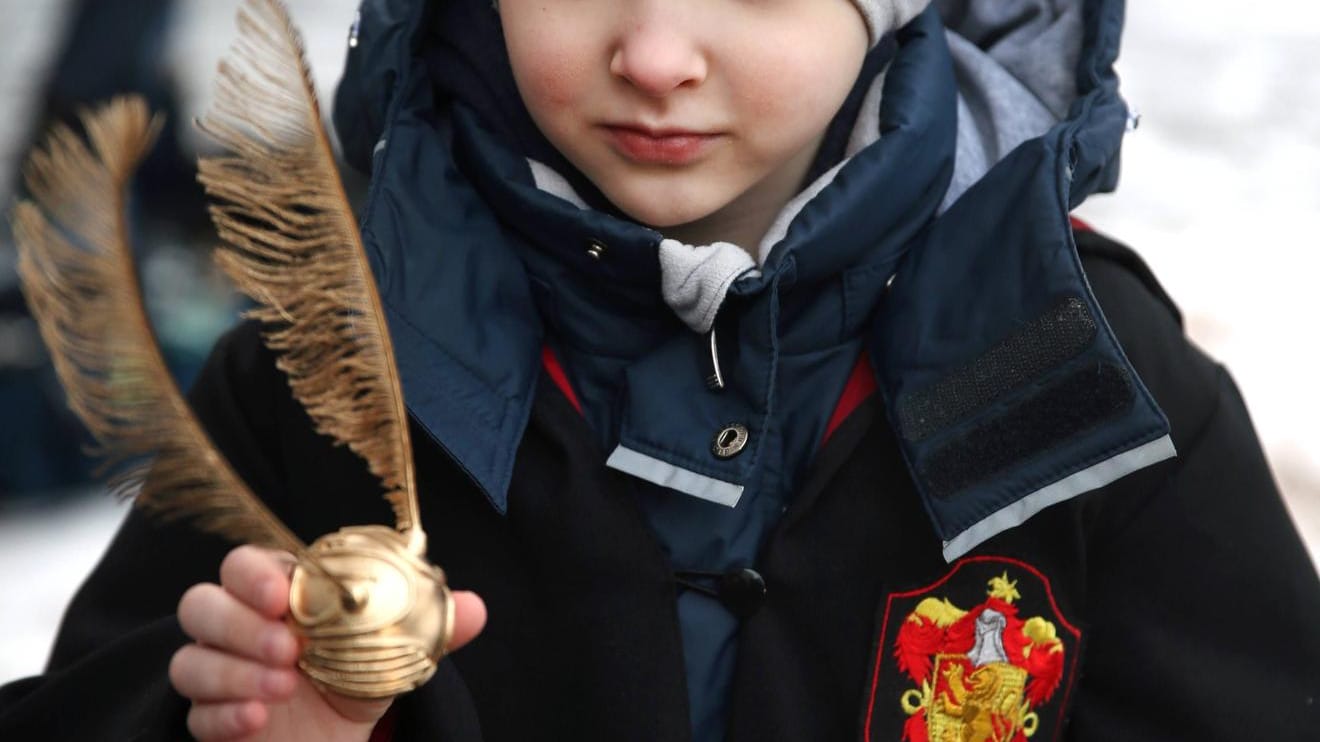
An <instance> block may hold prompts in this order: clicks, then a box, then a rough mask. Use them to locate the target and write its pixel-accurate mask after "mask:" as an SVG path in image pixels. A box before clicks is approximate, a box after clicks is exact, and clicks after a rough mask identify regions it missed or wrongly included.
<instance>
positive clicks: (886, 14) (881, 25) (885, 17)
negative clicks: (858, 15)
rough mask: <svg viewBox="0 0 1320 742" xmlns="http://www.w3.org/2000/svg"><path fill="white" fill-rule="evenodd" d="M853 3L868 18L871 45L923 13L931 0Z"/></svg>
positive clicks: (861, 0) (874, 0)
mask: <svg viewBox="0 0 1320 742" xmlns="http://www.w3.org/2000/svg"><path fill="white" fill-rule="evenodd" d="M853 3H854V4H855V5H856V6H857V9H858V10H860V11H861V12H862V17H863V18H865V19H866V28H867V30H869V31H870V32H871V46H875V45H876V43H877V42H879V41H880V39H881V38H882V37H884V35H885V34H887V33H889V32H890V31H895V30H898V29H900V28H902V27H904V26H906V25H907V24H908V22H909V21H911V20H912V19H913V18H916V17H917V16H919V15H921V11H923V10H925V9H926V6H927V5H930V0H853Z"/></svg>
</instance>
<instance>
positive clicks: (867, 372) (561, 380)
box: [541, 346, 876, 444]
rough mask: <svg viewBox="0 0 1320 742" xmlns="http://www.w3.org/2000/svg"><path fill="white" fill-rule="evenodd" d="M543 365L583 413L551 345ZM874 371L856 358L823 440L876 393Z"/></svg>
mask: <svg viewBox="0 0 1320 742" xmlns="http://www.w3.org/2000/svg"><path fill="white" fill-rule="evenodd" d="M541 365H542V366H543V367H544V368H545V372H546V374H548V375H549V376H550V380H551V381H553V382H554V383H555V386H557V387H559V391H561V392H563V393H564V397H566V398H567V399H568V401H569V403H570V404H572V405H573V409H575V410H577V411H578V414H579V415H581V414H582V402H581V401H580V400H579V399H578V396H577V393H576V392H574V391H573V385H572V384H571V383H570V382H569V380H568V374H566V373H564V366H563V364H561V363H560V362H559V356H557V355H555V352H554V351H553V350H551V349H550V346H545V347H543V348H541ZM875 390H876V383H875V372H874V371H873V370H872V369H871V359H870V358H868V357H867V356H866V353H862V355H861V356H860V357H859V358H858V359H857V363H856V365H854V366H853V370H852V373H851V374H849V375H848V382H847V383H846V384H844V386H843V394H841V395H840V396H839V401H838V403H837V404H836V405H835V406H834V413H833V414H831V415H830V422H829V424H828V425H826V426H825V436H824V437H823V438H822V439H821V443H822V444H824V443H825V441H828V440H829V439H830V436H831V435H834V431H835V430H836V429H838V427H839V426H840V425H842V424H843V421H844V420H847V419H848V416H849V415H851V414H852V413H854V412H856V411H857V408H858V407H860V406H861V404H862V403H863V402H865V401H866V400H867V399H869V398H870V397H871V395H872V394H874V393H875Z"/></svg>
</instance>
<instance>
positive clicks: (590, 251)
mask: <svg viewBox="0 0 1320 742" xmlns="http://www.w3.org/2000/svg"><path fill="white" fill-rule="evenodd" d="M608 249H609V248H607V247H605V245H604V243H602V242H600V241H599V240H592V241H591V243H590V244H588V245H587V256H588V257H590V258H591V259H592V260H600V259H601V258H603V257H605V251H606V250H608Z"/></svg>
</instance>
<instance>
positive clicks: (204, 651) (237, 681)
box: [170, 546, 486, 742]
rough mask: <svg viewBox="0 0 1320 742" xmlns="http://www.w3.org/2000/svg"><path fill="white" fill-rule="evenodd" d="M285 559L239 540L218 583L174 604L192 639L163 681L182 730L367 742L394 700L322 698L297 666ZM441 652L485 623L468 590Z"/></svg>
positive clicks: (289, 563) (459, 599)
mask: <svg viewBox="0 0 1320 742" xmlns="http://www.w3.org/2000/svg"><path fill="white" fill-rule="evenodd" d="M294 563H295V560H294V558H293V555H291V554H288V553H285V552H276V551H269V550H266V549H259V548H257V547H255V546H240V547H238V548H237V549H234V550H233V551H231V552H229V555H228V556H226V557H225V560H224V562H223V563H222V564H221V565H220V584H219V585H212V584H199V585H194V586H192V587H191V588H189V589H188V591H187V592H186V593H184V595H183V599H182V600H181V601H179V611H178V615H179V623H180V624H181V625H182V626H183V630H184V633H186V634H188V636H190V637H192V638H193V639H194V640H195V641H196V643H195V644H189V645H187V646H184V647H183V648H181V649H180V650H179V651H178V652H175V654H174V658H173V659H172V660H171V661H170V682H171V683H172V684H173V685H174V688H175V689H176V690H177V691H178V692H179V693H180V694H181V695H183V696H184V697H186V698H188V699H190V700H191V701H192V709H191V710H190V711H189V712H188V731H190V732H191V733H192V735H193V736H194V737H196V738H197V739H199V740H203V741H205V742H209V741H210V740H239V739H241V740H265V739H270V740H281V741H284V740H289V741H292V740H298V739H315V740H326V741H329V742H334V741H337V740H358V741H359V742H366V740H368V739H369V738H370V736H371V730H372V728H374V727H375V725H376V722H377V721H379V720H380V717H382V716H384V715H385V712H386V711H387V710H388V709H389V707H390V704H391V703H392V702H393V699H383V700H375V701H363V700H358V699H351V698H346V697H343V696H338V695H334V694H322V693H321V692H319V691H318V690H317V689H316V687H315V686H313V685H312V683H311V681H309V680H308V679H307V678H306V677H305V676H304V675H302V673H300V672H298V670H297V661H298V655H299V652H300V648H299V642H298V637H297V635H296V634H294V633H293V631H292V630H291V629H290V628H289V627H288V626H287V625H286V624H285V623H284V622H283V619H284V616H285V615H286V614H288V612H289V575H290V574H291V573H292V571H293V566H294ZM453 598H454V635H453V641H452V642H450V645H449V649H450V650H454V649H457V648H459V647H461V646H463V645H464V644H466V643H467V642H469V641H471V640H472V639H473V637H475V636H476V635H477V634H478V633H479V632H480V631H481V629H482V627H483V626H484V625H485V623H486V607H485V605H484V604H483V603H482V602H481V598H478V597H477V596H476V595H475V594H474V593H469V592H455V593H453Z"/></svg>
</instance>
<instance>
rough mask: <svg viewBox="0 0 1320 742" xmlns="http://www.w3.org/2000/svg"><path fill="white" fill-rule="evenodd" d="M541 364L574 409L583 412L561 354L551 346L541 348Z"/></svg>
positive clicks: (579, 412)
mask: <svg viewBox="0 0 1320 742" xmlns="http://www.w3.org/2000/svg"><path fill="white" fill-rule="evenodd" d="M541 365H542V366H544V367H545V372H546V373H547V374H549V375H550V380H551V381H553V382H554V383H555V386H557V387H559V391H561V392H563V393H564V396H565V397H567V398H568V401H569V402H570V403H572V405H573V409H575V410H577V411H578V414H579V415H581V414H582V402H580V401H578V396H577V393H576V392H574V391H573V385H572V384H570V383H569V382H568V374H566V373H564V366H563V365H562V364H560V363H559V356H557V355H555V352H554V351H553V350H550V346H548V345H546V346H542V348H541Z"/></svg>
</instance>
